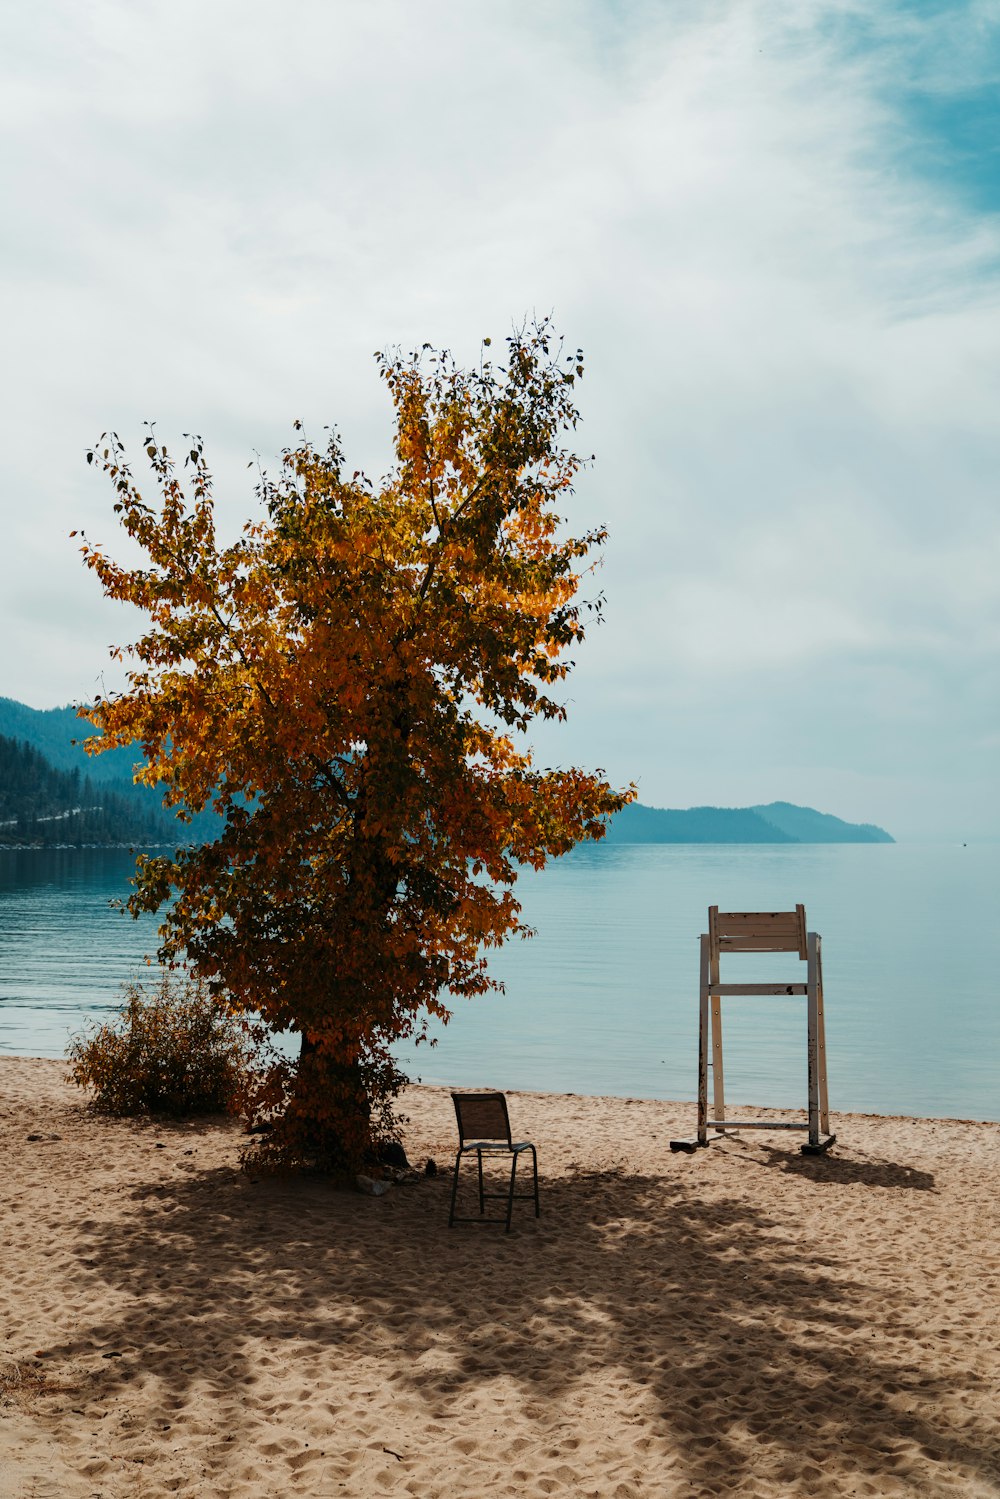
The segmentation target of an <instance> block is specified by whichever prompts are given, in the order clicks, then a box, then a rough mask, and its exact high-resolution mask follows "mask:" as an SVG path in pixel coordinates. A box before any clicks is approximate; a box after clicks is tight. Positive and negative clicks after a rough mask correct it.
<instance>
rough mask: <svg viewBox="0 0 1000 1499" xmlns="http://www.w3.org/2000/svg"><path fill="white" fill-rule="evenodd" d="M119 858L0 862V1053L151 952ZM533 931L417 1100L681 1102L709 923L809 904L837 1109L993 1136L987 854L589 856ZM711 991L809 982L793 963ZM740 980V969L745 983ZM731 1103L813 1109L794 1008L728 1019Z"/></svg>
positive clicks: (745, 851)
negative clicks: (500, 987) (128, 910)
mask: <svg viewBox="0 0 1000 1499" xmlns="http://www.w3.org/2000/svg"><path fill="white" fill-rule="evenodd" d="M131 867H132V860H131V858H130V856H129V855H128V854H127V853H126V852H124V851H118V850H99V849H92V850H80V851H77V850H71V849H57V850H18V851H2V850H0V1052H6V1053H14V1054H20V1055H27V1056H49V1057H57V1056H61V1055H62V1054H63V1052H64V1050H65V1046H66V1040H67V1037H68V1035H69V1034H70V1033H71V1032H74V1031H78V1030H79V1029H80V1028H81V1026H82V1025H83V1024H84V1022H85V1021H87V1020H94V1019H101V1018H104V1017H105V1016H106V1015H107V1014H109V1013H110V1012H111V1011H112V1010H113V1009H114V1007H115V1005H116V1002H117V999H118V993H119V988H120V985H121V982H122V981H123V980H124V979H125V978H127V977H128V976H129V974H130V973H136V972H139V971H140V970H141V968H142V966H143V964H142V960H143V956H144V954H146V953H147V952H149V953H152V952H153V951H154V950H155V946H156V922H155V919H154V918H145V919H143V920H142V921H140V922H138V923H135V922H133V921H131V920H130V919H129V918H127V917H124V916H122V915H120V914H118V913H117V912H115V911H113V910H111V909H110V908H109V901H111V900H113V899H114V898H116V897H118V898H121V897H122V896H124V895H126V894H127V889H128V887H127V880H128V875H129V872H130V870H131ZM519 893H520V898H521V900H522V903H523V906H524V912H525V916H526V918H527V919H528V920H529V921H530V922H531V923H532V925H533V926H535V927H536V929H537V935H536V936H535V937H534V938H533V939H532V940H531V941H529V942H515V943H513V944H511V945H509V946H508V947H506V948H504V949H502V950H501V951H500V952H499V953H497V954H496V955H494V956H493V958H492V961H491V966H492V968H493V971H494V973H495V974H496V976H497V977H499V978H501V979H503V981H504V983H505V985H506V992H505V993H504V994H502V995H493V996H485V997H484V998H482V999H480V1000H475V1001H461V1002H459V1003H458V1004H457V1005H456V1008H455V1014H454V1017H453V1019H452V1021H451V1023H450V1025H448V1026H447V1027H444V1028H442V1027H437V1029H436V1034H437V1036H438V1038H439V1039H438V1042H437V1045H436V1046H434V1047H433V1048H432V1047H428V1046H422V1047H417V1048H414V1047H407V1048H402V1049H401V1051H400V1055H401V1057H402V1058H403V1060H404V1064H405V1067H406V1070H407V1071H408V1072H409V1074H410V1075H411V1076H412V1077H414V1078H416V1077H419V1078H422V1080H423V1081H424V1082H436V1083H437V1082H439V1083H453V1084H456V1085H459V1086H479V1085H483V1086H489V1087H504V1088H532V1089H547V1090H557V1091H567V1092H575V1093H614V1094H620V1095H625V1096H630V1097H644V1098H674V1099H685V1100H686V1099H693V1098H694V1096H695V1086H696V1062H697V1012H698V935H699V933H700V932H702V931H703V930H704V929H705V924H706V910H707V907H708V905H709V904H717V905H719V906H720V907H722V908H723V909H729V910H752V909H761V910H768V909H772V910H773V909H788V908H789V907H791V906H793V905H794V904H795V903H796V901H802V902H804V904H805V906H806V914H807V918H808V924H809V927H810V929H812V930H814V931H818V932H819V933H820V934H821V935H822V938H823V969H824V989H825V998H826V1017H827V1050H828V1059H829V1076H830V1103H831V1108H832V1109H833V1110H834V1112H836V1111H837V1110H838V1109H841V1110H857V1111H865V1112H873V1113H882V1114H913V1115H923V1116H931V1117H933V1116H941V1117H949V1118H975V1119H1000V1081H998V1062H1000V1003H998V998H1000V996H998V992H997V991H998V984H997V979H996V973H997V964H996V956H997V949H998V938H1000V904H998V900H997V896H998V893H1000V847H998V846H997V845H988V844H987V845H974V846H971V847H969V848H964V847H961V846H957V845H951V846H949V845H918V844H843V845H793V846H788V845H785V846H773V845H772V846H766V845H765V846H761V845H757V846H750V845H725V846H723V845H709V846H693V845H676V844H674V845H665V844H659V845H618V846H608V847H601V846H599V845H598V846H594V847H585V848H581V849H578V850H576V851H574V852H573V853H572V854H571V855H569V856H568V857H566V858H564V859H562V860H558V861H556V862H555V863H553V864H551V865H550V866H549V868H548V869H546V870H545V871H544V872H542V873H541V874H535V873H533V872H529V873H527V874H526V875H524V876H523V877H522V879H521V881H520V882H519ZM730 962H731V966H730V967H729V969H728V970H725V969H724V971H723V978H724V979H725V978H726V977H727V976H728V977H734V978H738V977H742V976H744V975H745V976H747V977H751V978H757V979H761V980H764V979H771V978H776V979H781V978H784V977H786V976H787V977H788V979H789V980H797V979H801V977H802V974H803V965H801V964H799V963H798V961H797V960H796V959H795V958H794V956H786V955H785V954H778V955H775V954H770V955H746V956H744V955H740V956H738V957H736V956H734V957H733V958H732V959H731V960H730ZM738 964H739V965H742V966H737V965H738ZM724 1019H725V1059H726V1096H727V1101H731V1102H732V1103H734V1104H737V1103H743V1104H755V1105H758V1106H761V1105H773V1106H776V1107H799V1106H803V1105H804V1102H805V1004H804V1001H802V1000H795V999H774V1000H772V999H763V1000H733V1001H731V1002H729V1003H726V1002H724Z"/></svg>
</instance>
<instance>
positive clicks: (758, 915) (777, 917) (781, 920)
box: [715, 911, 799, 931]
mask: <svg viewBox="0 0 1000 1499" xmlns="http://www.w3.org/2000/svg"><path fill="white" fill-rule="evenodd" d="M715 920H717V923H718V929H720V931H723V929H726V931H729V929H730V928H733V929H736V931H744V929H745V928H747V926H766V928H771V926H783V928H786V929H787V931H798V926H799V913H798V911H718V914H717V917H715Z"/></svg>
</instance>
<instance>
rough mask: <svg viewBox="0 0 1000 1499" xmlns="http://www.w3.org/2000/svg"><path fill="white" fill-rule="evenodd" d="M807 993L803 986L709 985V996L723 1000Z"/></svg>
mask: <svg viewBox="0 0 1000 1499" xmlns="http://www.w3.org/2000/svg"><path fill="white" fill-rule="evenodd" d="M807 992H808V990H807V987H806V985H805V984H711V985H710V986H709V993H710V994H718V995H721V996H722V997H723V998H725V997H726V996H730V997H733V998H736V997H738V996H739V995H741V994H749V995H752V994H798V995H803V994H806V993H807Z"/></svg>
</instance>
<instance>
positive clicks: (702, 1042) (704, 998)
mask: <svg viewBox="0 0 1000 1499" xmlns="http://www.w3.org/2000/svg"><path fill="white" fill-rule="evenodd" d="M708 982H709V979H708V937H707V936H703V937H702V939H701V988H700V991H699V1005H698V1144H699V1145H707V1144H708Z"/></svg>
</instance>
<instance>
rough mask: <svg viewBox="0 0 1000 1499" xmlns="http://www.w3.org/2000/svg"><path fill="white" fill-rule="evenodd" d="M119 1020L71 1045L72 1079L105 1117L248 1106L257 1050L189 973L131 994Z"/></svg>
mask: <svg viewBox="0 0 1000 1499" xmlns="http://www.w3.org/2000/svg"><path fill="white" fill-rule="evenodd" d="M123 1000H124V1002H123V1004H122V1007H121V1010H120V1011H119V1013H118V1015H117V1017H116V1018H115V1019H114V1020H112V1021H110V1022H109V1023H108V1024H105V1025H101V1026H98V1027H97V1028H96V1029H95V1030H91V1031H89V1032H87V1033H85V1034H83V1035H80V1036H75V1037H73V1038H72V1039H71V1041H70V1044H69V1048H68V1053H67V1054H68V1056H69V1060H70V1077H71V1079H72V1081H73V1082H75V1083H77V1084H79V1086H80V1087H81V1088H92V1089H93V1092H94V1098H93V1107H94V1108H95V1109H96V1110H97V1111H98V1112H99V1113H102V1114H115V1115H120V1116H123V1115H124V1116H127V1115H135V1114H171V1115H175V1116H177V1115H185V1114H218V1113H222V1112H230V1113H235V1112H238V1111H239V1109H240V1108H241V1106H242V1103H243V1098H244V1093H245V1088H246V1084H247V1079H248V1076H249V1074H250V1072H251V1070H252V1067H253V1064H254V1047H253V1043H252V1042H251V1040H250V1038H249V1035H248V1032H247V1029H246V1027H245V1026H244V1025H243V1023H242V1022H241V1021H240V1020H239V1019H238V1018H237V1017H235V1016H234V1015H231V1014H230V1013H229V1012H228V1011H227V1010H226V1008H225V1005H224V1003H223V1002H222V1001H221V1000H220V998H219V997H218V996H213V995H212V994H210V993H209V991H208V987H207V985H206V984H205V983H203V982H202V980H200V979H198V978H196V977H194V976H193V975H191V974H189V973H187V972H185V971H183V970H181V971H180V972H179V973H171V972H170V971H169V970H167V969H162V970H161V972H160V978H159V982H158V983H157V984H156V986H155V987H150V988H146V987H144V986H143V985H142V984H141V983H139V982H138V981H137V980H133V981H132V982H130V983H127V984H125V985H124V986H123Z"/></svg>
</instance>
